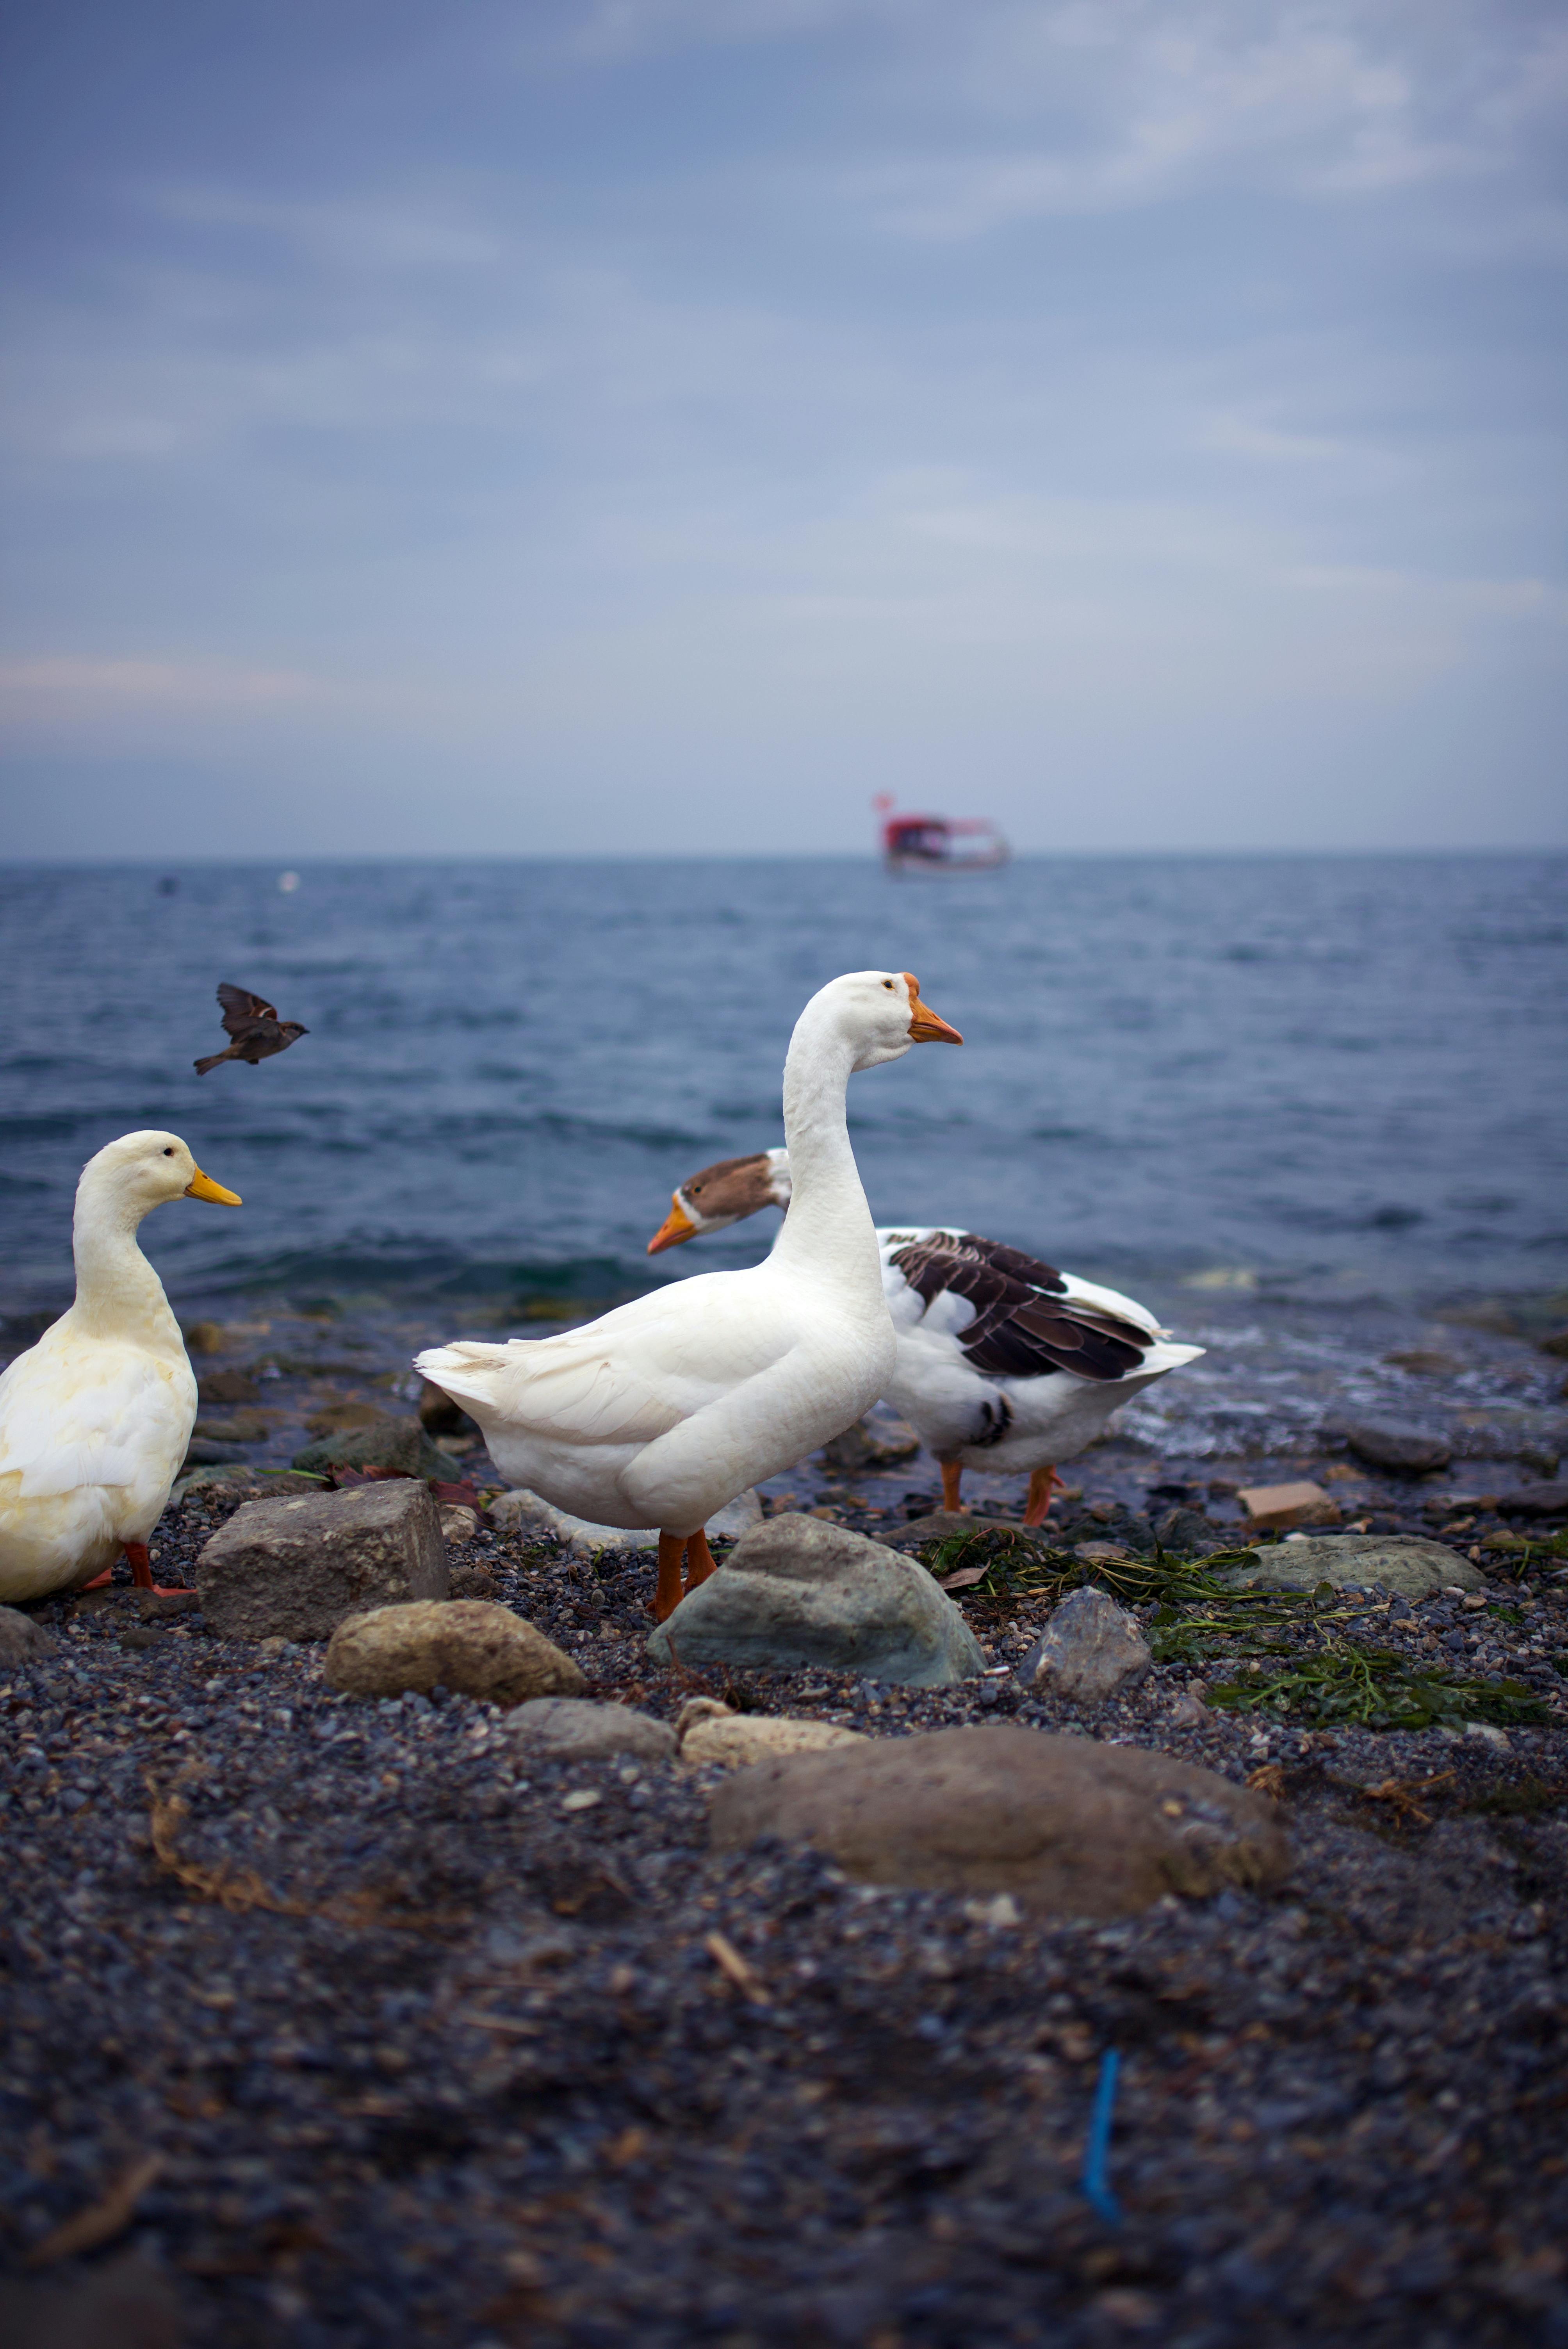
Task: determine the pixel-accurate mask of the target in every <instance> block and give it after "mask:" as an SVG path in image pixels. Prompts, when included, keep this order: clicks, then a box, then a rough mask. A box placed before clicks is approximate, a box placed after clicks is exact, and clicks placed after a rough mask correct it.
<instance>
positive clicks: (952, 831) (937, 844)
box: [872, 792, 1013, 873]
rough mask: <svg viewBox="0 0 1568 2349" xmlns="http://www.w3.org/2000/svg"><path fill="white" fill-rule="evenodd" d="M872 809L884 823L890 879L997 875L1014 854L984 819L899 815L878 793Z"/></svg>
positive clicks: (886, 794)
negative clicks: (899, 876) (897, 875)
mask: <svg viewBox="0 0 1568 2349" xmlns="http://www.w3.org/2000/svg"><path fill="white" fill-rule="evenodd" d="M872 806H873V807H874V808H875V810H876V812H877V814H878V815H879V816H880V818H881V819H882V863H883V864H885V865H886V867H887V869H888V871H889V872H890V873H995V871H996V870H997V869H998V867H999V866H1001V865H1004V864H1006V863H1007V861H1008V859H1009V858H1010V857H1011V855H1012V854H1013V852H1012V850H1011V849H1010V848H1009V847H1008V845H1007V843H1006V841H1005V840H1004V839H1003V837H1002V835H1001V833H999V832H998V831H997V829H996V827H995V824H994V823H986V822H985V818H984V817H983V816H965V817H961V818H957V819H954V818H953V817H951V816H945V815H900V814H898V813H896V812H895V811H894V806H893V801H892V794H891V793H890V792H878V794H877V796H876V798H875V799H874V800H873V801H872Z"/></svg>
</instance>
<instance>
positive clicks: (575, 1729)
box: [507, 1696, 676, 1762]
mask: <svg viewBox="0 0 1568 2349" xmlns="http://www.w3.org/2000/svg"><path fill="white" fill-rule="evenodd" d="M507 1728H508V1730H509V1731H510V1733H511V1735H512V1736H513V1737H514V1738H517V1739H518V1740H520V1741H521V1742H522V1743H524V1744H528V1745H530V1746H532V1747H537V1748H538V1749H539V1751H540V1754H541V1756H542V1757H543V1756H544V1755H546V1754H548V1755H550V1756H551V1757H552V1758H553V1757H557V1756H558V1757H559V1758H560V1759H561V1760H562V1761H569V1762H598V1761H603V1760H606V1759H608V1758H609V1757H610V1756H611V1755H614V1754H630V1755H631V1756H632V1757H633V1758H634V1760H635V1761H638V1762H671V1761H673V1760H674V1759H675V1753H676V1733H675V1731H674V1730H673V1729H672V1728H671V1727H670V1726H669V1723H667V1722H664V1721H655V1719H654V1716H653V1715H652V1713H634V1712H633V1710H632V1708H631V1706H630V1705H626V1704H593V1703H590V1702H588V1701H587V1699H585V1698H583V1697H571V1696H542V1697H532V1698H531V1699H530V1700H529V1701H528V1702H527V1703H525V1704H520V1705H519V1706H518V1707H517V1709H516V1710H515V1712H513V1713H511V1714H510V1715H509V1716H508V1720H507Z"/></svg>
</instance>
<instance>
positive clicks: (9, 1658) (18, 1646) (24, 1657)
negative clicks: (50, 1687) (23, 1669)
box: [0, 1607, 60, 1671]
mask: <svg viewBox="0 0 1568 2349" xmlns="http://www.w3.org/2000/svg"><path fill="white" fill-rule="evenodd" d="M59 1644H60V1643H59V1641H58V1640H57V1639H56V1637H55V1635H54V1633H53V1632H52V1631H48V1630H45V1628H44V1626H43V1624H42V1623H36V1622H35V1621H34V1619H33V1618H32V1617H31V1615H24V1614H23V1612H22V1610H21V1609H20V1608H19V1607H0V1668H3V1669H4V1670H5V1671H9V1670H10V1668H11V1666H12V1665H13V1664H33V1663H42V1662H43V1661H44V1658H45V1657H46V1655H47V1654H48V1653H49V1651H50V1650H51V1649H58V1647H59Z"/></svg>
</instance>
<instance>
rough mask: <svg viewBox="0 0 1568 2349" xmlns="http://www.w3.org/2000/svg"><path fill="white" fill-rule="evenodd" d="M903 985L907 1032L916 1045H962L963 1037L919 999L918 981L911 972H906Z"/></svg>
mask: <svg viewBox="0 0 1568 2349" xmlns="http://www.w3.org/2000/svg"><path fill="white" fill-rule="evenodd" d="M903 983H904V985H905V986H906V987H907V988H908V989H909V1032H910V1034H911V1035H912V1036H913V1039H914V1040H915V1042H916V1043H917V1044H962V1043H963V1041H964V1039H963V1037H962V1036H961V1035H960V1034H959V1033H958V1030H957V1029H956V1028H950V1027H949V1026H948V1024H947V1022H946V1020H945V1019H938V1018H937V1016H936V1013H935V1012H934V1010H933V1009H932V1008H931V1006H930V1004H929V1003H923V1002H922V1001H921V999H920V981H919V979H918V978H916V977H915V975H914V973H913V971H912V970H906V971H905V972H904V974H903Z"/></svg>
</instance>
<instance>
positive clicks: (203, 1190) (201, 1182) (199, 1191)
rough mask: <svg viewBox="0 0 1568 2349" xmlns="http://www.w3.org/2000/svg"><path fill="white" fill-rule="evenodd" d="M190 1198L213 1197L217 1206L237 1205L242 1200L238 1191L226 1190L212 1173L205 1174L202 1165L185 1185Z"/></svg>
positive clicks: (187, 1195)
mask: <svg viewBox="0 0 1568 2349" xmlns="http://www.w3.org/2000/svg"><path fill="white" fill-rule="evenodd" d="M185 1196H186V1197H187V1198H188V1199H211V1202H212V1204H213V1206H217V1207H237V1206H240V1205H241V1204H242V1202H241V1198H240V1195H239V1193H238V1191H225V1190H224V1188H223V1185H222V1183H214V1182H213V1180H212V1177H211V1174H202V1172H201V1168H200V1166H198V1168H197V1169H196V1172H195V1174H192V1176H191V1180H190V1182H189V1183H187V1185H185Z"/></svg>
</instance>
